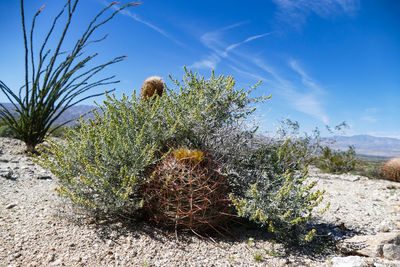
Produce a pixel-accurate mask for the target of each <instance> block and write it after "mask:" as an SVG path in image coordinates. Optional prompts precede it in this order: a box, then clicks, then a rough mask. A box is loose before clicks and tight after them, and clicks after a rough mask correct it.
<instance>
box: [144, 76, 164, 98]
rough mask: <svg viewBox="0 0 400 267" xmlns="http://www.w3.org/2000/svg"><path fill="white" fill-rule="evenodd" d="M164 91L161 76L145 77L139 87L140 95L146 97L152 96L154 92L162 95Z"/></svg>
mask: <svg viewBox="0 0 400 267" xmlns="http://www.w3.org/2000/svg"><path fill="white" fill-rule="evenodd" d="M163 92H164V81H163V79H162V78H161V77H158V76H152V77H149V78H147V79H146V80H145V81H144V82H143V84H142V87H141V89H140V95H141V97H142V98H144V99H146V98H149V97H152V96H153V95H154V94H157V95H159V96H162V94H163Z"/></svg>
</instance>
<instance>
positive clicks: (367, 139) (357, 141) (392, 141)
mask: <svg viewBox="0 0 400 267" xmlns="http://www.w3.org/2000/svg"><path fill="white" fill-rule="evenodd" d="M328 140H334V141H335V142H334V143H333V144H331V145H329V146H330V147H331V148H333V149H338V150H347V148H348V147H349V146H350V145H352V146H354V148H355V150H356V153H357V154H362V155H368V156H381V157H400V139H397V138H390V137H376V136H371V135H353V136H335V137H333V138H328Z"/></svg>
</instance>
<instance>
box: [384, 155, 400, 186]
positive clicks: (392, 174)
mask: <svg viewBox="0 0 400 267" xmlns="http://www.w3.org/2000/svg"><path fill="white" fill-rule="evenodd" d="M381 172H382V176H383V177H385V178H386V179H388V180H392V181H395V182H400V158H394V159H390V160H388V161H387V162H386V163H385V164H383V166H382V169H381Z"/></svg>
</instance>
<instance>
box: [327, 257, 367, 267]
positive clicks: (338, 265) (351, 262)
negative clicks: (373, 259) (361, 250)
mask: <svg viewBox="0 0 400 267" xmlns="http://www.w3.org/2000/svg"><path fill="white" fill-rule="evenodd" d="M331 263H332V267H364V266H366V265H365V261H364V259H363V258H362V257H360V256H348V257H333V258H332V261H331Z"/></svg>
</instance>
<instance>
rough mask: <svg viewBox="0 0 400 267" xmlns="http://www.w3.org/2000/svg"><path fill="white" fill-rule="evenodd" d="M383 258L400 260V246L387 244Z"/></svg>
mask: <svg viewBox="0 0 400 267" xmlns="http://www.w3.org/2000/svg"><path fill="white" fill-rule="evenodd" d="M382 252H383V257H384V258H386V259H389V260H400V245H395V244H385V245H383V248H382Z"/></svg>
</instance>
